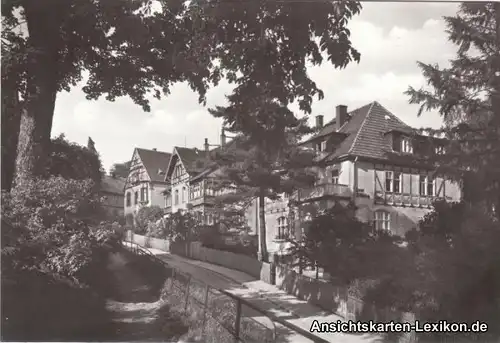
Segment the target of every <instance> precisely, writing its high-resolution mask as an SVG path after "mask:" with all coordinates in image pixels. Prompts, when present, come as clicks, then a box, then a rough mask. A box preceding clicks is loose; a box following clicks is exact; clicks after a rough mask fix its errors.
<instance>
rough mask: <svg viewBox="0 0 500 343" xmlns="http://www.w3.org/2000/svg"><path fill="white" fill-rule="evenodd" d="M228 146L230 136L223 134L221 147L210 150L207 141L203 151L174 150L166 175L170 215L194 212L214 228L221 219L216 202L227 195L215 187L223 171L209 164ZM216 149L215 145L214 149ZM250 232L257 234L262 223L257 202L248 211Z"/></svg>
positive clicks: (181, 148)
mask: <svg viewBox="0 0 500 343" xmlns="http://www.w3.org/2000/svg"><path fill="white" fill-rule="evenodd" d="M225 145H226V136H225V134H224V131H222V134H221V139H220V144H217V145H215V148H214V149H210V147H211V145H210V144H209V143H208V139H206V138H205V143H204V146H203V149H198V148H185V147H174V150H173V152H172V155H171V158H170V162H169V164H168V167H167V172H166V174H165V179H164V181H165V183H166V184H168V185H169V186H168V187H167V189H166V191H165V210H166V213H175V212H177V211H179V210H180V211H191V212H193V213H194V214H195V216H196V217H197V219H198V220H199V221H200V222H201V223H203V224H205V225H213V224H214V223H215V222H216V218H217V216H218V215H219V213H218V212H217V209H216V207H215V198H216V197H217V196H220V195H222V194H224V193H225V191H224V190H220V189H216V187H215V183H216V179H217V178H218V176H219V174H218V173H219V171H218V170H216V169H215V170H214V169H212V168H209V167H208V165H207V163H206V161H207V160H208V158H209V156H210V155H211V154H213V153H215V151H216V150H217V149H221V148H222V147H224V146H225ZM212 146H213V145H212ZM242 220H246V223H247V225H248V226H249V227H250V230H251V231H252V232H253V233H255V232H256V229H257V226H256V225H257V223H258V212H257V204H256V202H252V203H251V204H250V205H249V206H248V207H247V208H246V213H245V218H242Z"/></svg>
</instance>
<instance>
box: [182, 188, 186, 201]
mask: <svg viewBox="0 0 500 343" xmlns="http://www.w3.org/2000/svg"><path fill="white" fill-rule="evenodd" d="M186 195H187V192H186V187H182V203H185V202H186V200H187V199H186V198H187V197H186Z"/></svg>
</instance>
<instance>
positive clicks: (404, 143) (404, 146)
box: [400, 137, 413, 154]
mask: <svg viewBox="0 0 500 343" xmlns="http://www.w3.org/2000/svg"><path fill="white" fill-rule="evenodd" d="M400 151H401V152H404V153H407V154H412V153H413V146H412V144H411V140H410V138H408V137H402V138H401V149H400Z"/></svg>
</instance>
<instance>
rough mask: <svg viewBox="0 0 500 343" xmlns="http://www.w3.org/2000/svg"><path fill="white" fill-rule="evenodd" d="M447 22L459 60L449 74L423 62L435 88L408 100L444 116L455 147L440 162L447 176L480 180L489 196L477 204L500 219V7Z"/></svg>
mask: <svg viewBox="0 0 500 343" xmlns="http://www.w3.org/2000/svg"><path fill="white" fill-rule="evenodd" d="M445 21H446V24H447V27H448V30H447V32H448V34H449V39H450V41H451V42H453V43H454V44H455V45H457V55H456V57H455V58H454V59H453V60H451V61H450V62H451V66H450V67H447V68H440V67H439V66H438V65H433V64H426V63H422V62H418V65H419V67H420V68H421V69H422V71H423V74H424V76H425V78H426V79H427V83H428V85H429V86H430V87H428V88H421V89H419V90H416V89H414V88H412V87H410V88H409V89H408V91H407V92H406V94H408V95H409V96H410V103H415V104H420V105H421V107H420V111H419V114H421V113H422V111H423V110H438V112H439V113H440V115H441V116H442V117H443V119H444V122H445V124H446V126H445V128H444V129H442V130H437V132H439V133H441V132H444V133H445V134H446V135H447V138H449V139H450V141H451V143H450V144H449V146H448V147H447V153H446V154H445V155H443V156H440V161H439V166H440V168H441V170H442V171H443V172H446V173H448V174H449V175H454V176H455V177H456V178H457V179H464V176H466V177H467V178H472V179H474V180H475V181H474V182H473V184H472V187H475V188H476V189H481V190H483V191H482V192H481V194H475V200H479V198H482V200H484V201H486V202H487V203H488V205H489V206H490V208H491V206H493V207H494V206H496V208H497V213H498V215H500V211H498V209H499V208H500V198H499V194H500V177H499V175H500V5H499V4H498V3H492V2H491V3H487V2H484V3H463V4H462V5H460V9H459V12H458V14H457V15H456V16H454V17H445ZM428 131H430V132H431V133H436V130H428ZM464 170H468V171H469V172H471V173H472V175H466V174H464Z"/></svg>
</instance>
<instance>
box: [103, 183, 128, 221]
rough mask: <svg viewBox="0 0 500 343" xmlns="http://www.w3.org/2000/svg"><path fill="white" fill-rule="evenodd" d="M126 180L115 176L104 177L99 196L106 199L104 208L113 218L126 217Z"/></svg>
mask: <svg viewBox="0 0 500 343" xmlns="http://www.w3.org/2000/svg"><path fill="white" fill-rule="evenodd" d="M124 187H125V179H123V178H121V177H116V176H113V175H104V177H103V179H102V180H101V189H100V191H99V194H100V195H101V196H102V197H104V201H103V207H104V210H105V211H106V213H107V214H108V215H109V216H110V217H111V218H119V217H123V216H124V209H123V202H124V194H123V188H124Z"/></svg>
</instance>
